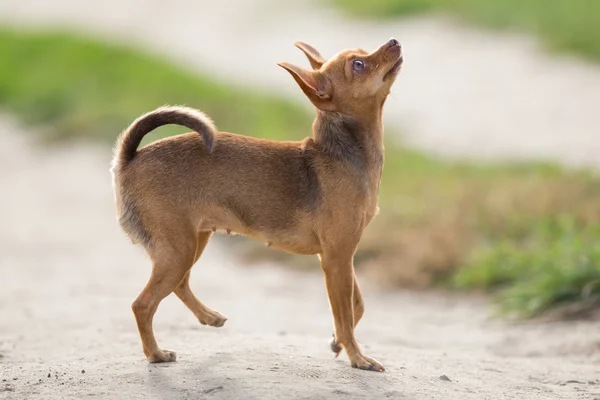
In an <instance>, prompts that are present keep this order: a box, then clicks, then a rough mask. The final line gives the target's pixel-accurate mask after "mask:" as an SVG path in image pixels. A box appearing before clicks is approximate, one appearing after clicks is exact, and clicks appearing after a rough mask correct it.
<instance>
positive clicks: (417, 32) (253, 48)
mask: <svg viewBox="0 0 600 400" xmlns="http://www.w3.org/2000/svg"><path fill="white" fill-rule="evenodd" d="M322 3H324V2H316V1H306V0H305V1H296V2H292V3H290V2H283V1H278V0H252V1H247V0H229V1H207V0H204V1H202V0H170V1H168V2H165V1H161V0H147V1H140V0H104V1H97V2H89V1H85V2H84V1H74V0H53V1H51V2H50V1H45V0H29V1H22V0H3V1H2V2H0V21H5V22H10V23H16V24H32V25H35V26H48V25H50V26H58V27H60V28H75V29H79V30H83V31H87V32H94V33H98V34H101V35H102V36H109V37H112V38H116V39H120V40H125V41H127V42H132V43H136V44H141V45H143V46H145V47H146V48H148V49H150V50H152V51H155V52H158V53H159V54H163V55H166V56H168V57H170V58H171V59H174V60H177V61H180V62H181V63H184V64H187V65H188V66H190V67H191V68H194V69H205V70H208V71H209V73H211V74H213V75H215V76H220V77H221V78H225V79H228V80H231V81H233V82H236V83H241V84H246V85H252V86H254V87H258V88H263V89H265V90H271V91H275V92H277V93H281V92H283V93H286V94H289V95H290V96H293V98H295V99H297V100H298V101H301V102H302V104H307V102H306V101H305V100H304V98H303V97H302V95H301V93H300V91H299V90H298V89H297V88H296V87H295V84H294V83H293V81H292V80H291V79H290V77H289V76H288V75H287V74H286V73H285V72H284V71H282V70H281V69H280V68H279V67H277V66H276V65H275V64H276V63H277V62H278V61H292V62H298V63H302V64H303V65H306V61H305V60H304V59H303V56H302V54H301V53H300V52H299V51H298V50H296V49H295V48H294V47H293V46H292V43H293V42H294V41H296V40H304V41H307V42H309V43H311V44H313V45H314V46H316V47H317V48H319V49H320V50H321V52H322V53H323V54H324V55H326V56H328V55H331V54H333V53H334V52H337V51H339V50H340V49H342V48H346V47H352V46H357V45H358V46H363V47H365V48H368V49H372V48H375V46H378V45H379V44H380V43H382V42H383V41H384V40H386V39H387V38H389V37H390V36H392V35H393V36H395V37H397V38H398V39H399V40H400V41H401V42H402V43H403V44H404V49H405V53H406V62H405V65H404V67H403V72H402V74H401V76H400V78H399V81H398V82H397V83H396V85H395V95H394V96H393V98H392V99H391V100H390V101H389V102H388V104H387V105H386V119H387V122H388V126H392V125H393V126H396V127H406V128H407V129H406V134H407V140H408V142H409V143H411V144H412V145H415V146H418V147H421V148H424V149H427V150H428V151H432V152H436V153H439V154H442V155H449V156H461V157H473V158H485V159H490V158H497V159H505V158H513V159H514V158H550V159H553V160H558V161H561V162H564V163H568V164H575V165H581V164H585V165H594V166H599V165H600V158H599V157H598V156H597V154H599V153H600V140H598V130H599V126H600V113H598V112H597V108H598V104H600V68H598V67H597V66H592V65H589V64H587V63H584V62H582V61H578V60H576V59H571V58H568V57H557V56H555V55H550V56H549V55H545V54H543V53H542V52H541V51H540V50H539V48H538V45H537V43H536V42H535V41H532V40H529V39H527V38H523V37H520V36H519V37H515V36H509V35H503V36H500V35H499V34H496V33H494V34H490V33H489V32H488V33H486V32H480V31H477V30H474V29H467V28H465V27H460V26H457V25H456V24H452V23H449V22H447V21H443V20H436V19H421V20H414V21H397V22H388V23H385V24H384V23H380V22H361V21H349V20H348V19H346V18H342V17H341V16H340V15H339V14H337V13H334V12H331V11H328V10H325V9H323V8H322V7H323V5H322ZM316 4H320V5H319V6H316ZM217 123H218V121H217Z"/></svg>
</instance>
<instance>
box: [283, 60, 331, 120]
mask: <svg viewBox="0 0 600 400" xmlns="http://www.w3.org/2000/svg"><path fill="white" fill-rule="evenodd" d="M277 65H279V66H280V67H283V68H285V70H287V71H288V72H289V73H290V74H291V75H292V77H293V78H294V80H295V81H296V83H298V86H300V89H302V91H303V92H304V94H305V95H306V97H308V99H309V100H310V101H311V103H313V104H314V105H315V107H317V108H319V109H321V110H324V111H333V109H334V107H333V102H332V101H331V95H332V86H331V82H330V81H329V79H328V78H327V77H326V76H325V75H323V74H322V73H320V72H319V71H308V70H306V69H304V68H301V67H298V66H295V65H293V64H290V63H286V62H281V63H278V64H277Z"/></svg>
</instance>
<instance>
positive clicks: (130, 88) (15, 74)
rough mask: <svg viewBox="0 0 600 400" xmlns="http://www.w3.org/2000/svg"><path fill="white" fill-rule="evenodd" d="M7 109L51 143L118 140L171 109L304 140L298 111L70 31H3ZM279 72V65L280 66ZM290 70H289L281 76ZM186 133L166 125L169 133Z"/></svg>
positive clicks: (1, 88)
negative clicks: (143, 117)
mask: <svg viewBox="0 0 600 400" xmlns="http://www.w3.org/2000/svg"><path fill="white" fill-rule="evenodd" d="M0 54H2V62H0V105H1V106H2V107H3V108H5V109H8V111H12V112H14V113H16V114H18V115H19V116H20V117H21V118H22V119H23V120H24V121H25V122H26V123H30V124H33V125H39V126H43V127H47V128H48V129H47V130H46V132H45V134H46V135H47V136H48V137H50V138H57V137H62V138H66V137H83V138H94V139H104V140H110V141H112V140H114V139H115V138H116V135H117V134H118V133H119V132H120V131H121V130H123V129H124V128H126V127H127V125H129V123H131V122H132V121H133V119H134V118H135V117H136V116H139V115H140V114H142V113H144V112H147V111H150V110H152V109H154V108H156V107H159V106H161V105H164V104H187V105H190V106H194V107H197V108H200V109H202V110H204V111H206V112H207V113H208V114H210V115H211V116H212V117H213V119H214V120H215V121H216V122H217V126H218V127H219V129H221V130H226V131H235V132H245V133H247V134H251V135H261V136H264V137H267V138H279V139H291V138H299V137H302V136H303V135H305V134H306V133H307V132H309V126H310V125H309V124H310V118H309V117H308V116H307V115H306V114H305V113H303V112H301V111H300V109H299V107H297V106H296V105H293V104H290V103H289V102H284V101H281V100H280V99H277V98H274V97H272V96H266V95H261V94H257V93H254V92H251V91H249V90H242V89H238V88H233V87H231V86H228V85H224V84H221V83H217V82H215V81H214V80H213V79H209V78H205V77H202V76H198V75H196V74H193V73H191V72H189V71H186V70H184V69H183V68H180V67H176V66H174V65H172V64H169V63H166V62H164V61H162V60H161V59H160V58H159V57H155V56H152V55H149V54H145V53H141V52H137V51H134V50H133V49H130V48H127V47H125V46H117V45H109V44H105V43H100V42H97V41H94V40H88V39H84V38H80V37H77V36H74V35H70V34H65V33H52V34H37V33H23V32H15V31H10V30H0ZM274 70H275V68H274ZM282 73H283V72H282ZM176 131H179V132H180V131H182V129H173V128H161V133H160V134H159V135H155V136H153V137H154V138H156V137H157V136H164V135H168V134H171V133H173V132H176Z"/></svg>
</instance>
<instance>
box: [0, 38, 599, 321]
mask: <svg viewBox="0 0 600 400" xmlns="http://www.w3.org/2000/svg"><path fill="white" fill-rule="evenodd" d="M0 54H2V62H1V63H0V107H2V108H4V109H6V110H8V111H10V112H14V113H15V114H17V115H19V116H20V117H21V118H22V119H23V120H24V121H25V122H27V123H30V124H32V125H37V126H38V127H40V128H43V133H44V136H43V138H45V139H59V138H60V139H64V138H84V139H101V140H104V141H106V142H107V143H109V144H112V143H113V141H114V140H115V138H116V136H117V134H118V133H119V132H120V131H121V130H122V129H123V128H125V127H126V126H127V125H128V124H129V123H130V122H131V121H132V120H133V119H134V118H135V117H137V116H139V115H140V114H142V113H143V112H146V111H148V110H151V109H154V108H155V107H157V106H160V105H163V104H165V103H170V104H187V105H190V106H193V107H198V108H200V109H202V110H203V111H206V112H207V113H208V114H209V115H210V116H211V117H213V118H214V119H215V121H216V123H217V125H218V126H219V127H220V129H222V130H229V131H234V132H238V133H244V134H248V135H254V136H261V137H266V138H271V139H279V140H290V139H293V140H300V139H302V138H303V137H305V136H306V135H308V134H309V133H310V126H311V120H312V115H308V114H307V113H305V112H304V110H303V109H301V108H300V107H299V106H297V105H296V104H295V103H291V102H289V101H286V100H283V99H279V98H275V97H272V96H268V95H261V94H257V93H254V92H251V91H249V90H243V89H239V88H233V87H230V86H228V85H225V84H223V83H219V82H215V81H214V80H213V79H210V77H204V76H201V75H197V74H194V73H191V72H189V71H186V70H184V69H182V68H179V67H177V66H174V65H172V64H169V63H167V62H165V61H163V60H161V59H160V58H158V57H154V56H150V55H148V54H145V53H142V52H139V51H136V50H133V49H130V48H127V47H124V46H115V45H107V44H103V43H100V42H97V41H94V40H89V39H85V38H82V37H77V36H73V35H70V34H61V33H51V34H48V33H44V34H42V33H23V32H17V31H11V30H1V29H0ZM282 73H283V72H282ZM290 84H292V83H291V82H290ZM299 96H301V94H300V92H299ZM179 131H181V130H179ZM176 132H178V130H177V129H175V130H174V129H161V130H160V133H158V134H156V135H152V137H151V139H156V138H157V137H158V136H164V135H168V134H172V133H176ZM380 204H381V210H382V211H381V214H380V216H379V217H378V218H376V219H375V220H374V222H373V224H372V225H371V226H370V227H369V228H368V230H367V232H366V235H365V237H364V240H363V242H362V243H361V248H360V251H359V252H358V254H357V257H356V264H357V268H362V269H364V270H365V271H368V272H369V273H371V274H372V276H373V277H374V278H375V279H378V280H380V281H382V282H384V283H385V284H387V285H390V286H392V287H399V286H409V287H429V286H432V285H435V284H439V283H440V282H444V284H446V285H450V286H451V287H455V288H459V289H473V288H477V289H483V290H490V291H493V292H496V293H498V298H499V300H500V301H501V305H502V306H503V307H504V309H505V310H507V311H509V312H518V313H519V314H520V315H525V316H529V315H536V314H538V313H540V312H543V311H545V310H547V309H549V308H552V307H554V306H557V305H563V304H576V305H585V306H588V305H589V306H590V307H595V306H596V304H597V302H596V300H597V299H598V297H599V296H600V284H599V283H598V282H599V280H600V277H599V275H600V268H599V265H600V247H599V243H600V232H599V230H598V229H597V228H596V227H597V226H598V222H600V180H599V179H598V178H597V177H595V176H593V175H591V174H589V173H585V172H565V171H563V170H561V169H559V168H557V167H555V166H551V165H539V164H538V165H533V164H527V165H490V166H486V165H475V164H463V163H449V162H442V161H438V160H436V159H433V158H431V157H429V156H427V155H424V154H422V153H419V152H416V151H412V150H407V149H403V148H400V147H398V146H394V145H388V146H387V148H386V166H385V171H384V177H383V183H382V187H381V201H380ZM234 243H235V242H234ZM244 243H247V242H245V241H244ZM244 248H245V247H244ZM263 248H264V246H263V245H262V244H259V245H258V246H252V247H250V249H247V248H245V249H246V250H247V254H248V255H251V254H254V255H257V254H258V256H260V257H263V256H265V255H266V256H268V257H282V258H283V259H286V260H289V258H290V257H289V256H284V253H281V252H277V251H274V250H272V249H269V251H268V252H265V253H263V251H262V250H258V251H256V249H263ZM300 259H301V260H303V262H306V263H310V265H312V266H316V265H317V261H316V260H315V259H314V258H311V257H302V258H300Z"/></svg>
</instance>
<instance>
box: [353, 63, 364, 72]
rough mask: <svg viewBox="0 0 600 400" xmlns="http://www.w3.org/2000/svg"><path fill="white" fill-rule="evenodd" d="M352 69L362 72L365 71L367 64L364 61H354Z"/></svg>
mask: <svg viewBox="0 0 600 400" xmlns="http://www.w3.org/2000/svg"><path fill="white" fill-rule="evenodd" d="M352 68H354V70H355V71H362V70H363V69H365V63H364V61H362V60H353V61H352Z"/></svg>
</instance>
